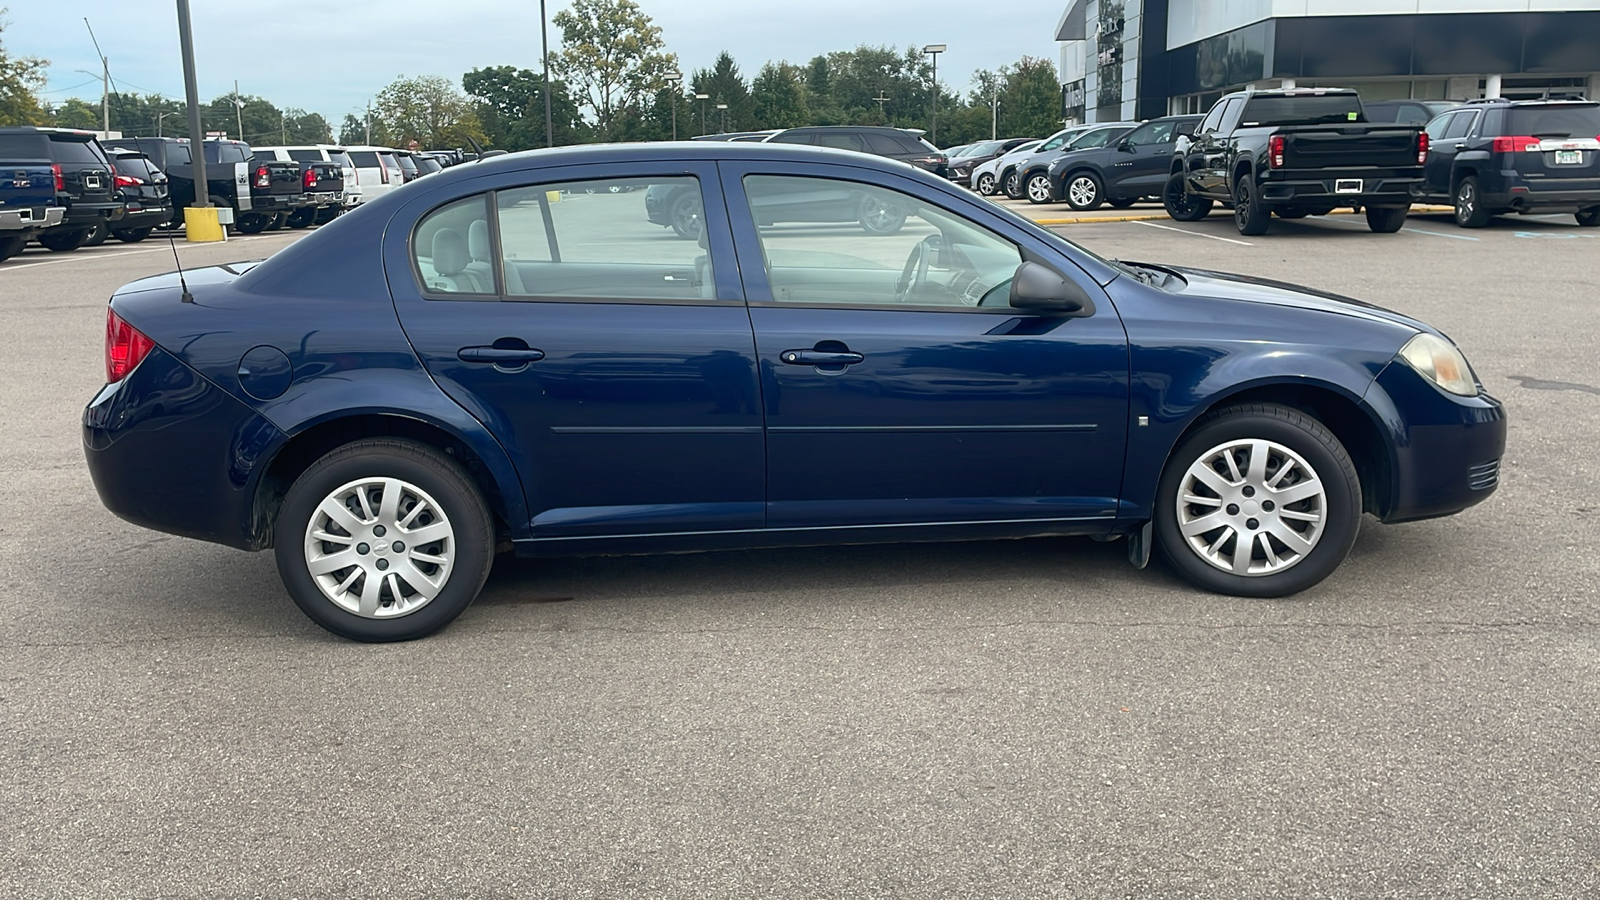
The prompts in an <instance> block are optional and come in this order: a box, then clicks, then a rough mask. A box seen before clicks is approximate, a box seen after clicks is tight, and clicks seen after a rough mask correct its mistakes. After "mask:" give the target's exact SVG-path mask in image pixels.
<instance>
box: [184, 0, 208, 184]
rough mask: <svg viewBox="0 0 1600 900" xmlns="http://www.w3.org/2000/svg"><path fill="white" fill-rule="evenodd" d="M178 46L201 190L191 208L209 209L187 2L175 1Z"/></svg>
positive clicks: (192, 37)
mask: <svg viewBox="0 0 1600 900" xmlns="http://www.w3.org/2000/svg"><path fill="white" fill-rule="evenodd" d="M178 44H179V46H180V48H181V49H182V50H183V91H184V96H185V97H187V98H188V100H189V146H191V147H192V148H194V152H193V153H191V154H190V156H192V157H193V158H194V159H193V166H194V183H195V185H196V186H197V187H200V188H201V189H200V190H197V191H195V192H194V205H195V206H198V207H200V208H202V209H205V208H208V207H210V206H211V197H210V192H208V191H207V190H205V185H207V184H208V183H209V182H207V181H206V154H205V145H204V144H203V143H201V142H202V141H204V140H205V136H206V133H205V132H204V131H202V130H201V128H200V85H199V83H198V82H197V81H196V80H195V74H194V31H193V28H192V26H190V24H189V0H178Z"/></svg>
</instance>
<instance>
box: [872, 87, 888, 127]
mask: <svg viewBox="0 0 1600 900" xmlns="http://www.w3.org/2000/svg"><path fill="white" fill-rule="evenodd" d="M872 99H873V100H876V101H877V102H878V124H880V125H887V124H889V118H888V116H887V114H885V113H884V111H883V105H884V104H885V103H888V102H889V98H888V96H887V95H885V94H884V93H883V88H878V96H876V97H873V98H872Z"/></svg>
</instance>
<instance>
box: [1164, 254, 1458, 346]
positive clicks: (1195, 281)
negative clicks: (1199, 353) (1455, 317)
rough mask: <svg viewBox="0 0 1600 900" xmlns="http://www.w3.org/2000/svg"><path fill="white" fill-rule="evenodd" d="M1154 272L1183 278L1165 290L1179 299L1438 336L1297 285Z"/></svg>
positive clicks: (1405, 319)
mask: <svg viewBox="0 0 1600 900" xmlns="http://www.w3.org/2000/svg"><path fill="white" fill-rule="evenodd" d="M1157 268H1163V269H1167V270H1168V271H1172V272H1176V273H1178V274H1179V275H1180V276H1182V277H1183V280H1184V281H1185V282H1187V284H1185V285H1184V286H1183V287H1181V288H1177V289H1176V290H1173V289H1171V288H1169V290H1172V292H1173V293H1176V294H1179V295H1189V296H1194V297H1210V298H1214V299H1218V300H1239V301H1243V302H1246V303H1265V304H1269V305H1272V306H1286V307H1290V308H1292V309H1308V310H1313V311H1316V312H1325V313H1334V314H1336V315H1342V316H1354V317H1356V318H1360V319H1366V320H1368V321H1374V322H1388V323H1391V324H1395V325H1402V326H1405V327H1407V328H1412V329H1415V330H1417V331H1426V332H1429V333H1431V334H1437V333H1438V332H1437V331H1435V330H1434V329H1433V328H1432V327H1430V326H1429V325H1427V324H1425V323H1422V322H1419V321H1417V320H1416V319H1413V318H1411V317H1410V316H1406V315H1402V314H1400V313H1397V312H1394V311H1393V310H1388V309H1384V308H1383V307H1381V306H1374V305H1373V304H1371V303H1367V302H1365V301H1362V300H1356V299H1353V298H1351V297H1345V296H1343V295H1340V294H1332V293H1329V292H1327V291H1319V290H1316V289H1315V288H1308V287H1302V286H1300V285H1298V284H1287V283H1285V282H1282V281H1271V280H1268V279H1265V278H1252V277H1250V276H1247V275H1230V274H1228V273H1226V272H1211V271H1207V270H1205V269H1191V268H1187V267H1183V266H1157Z"/></svg>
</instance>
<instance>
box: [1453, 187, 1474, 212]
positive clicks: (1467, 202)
mask: <svg viewBox="0 0 1600 900" xmlns="http://www.w3.org/2000/svg"><path fill="white" fill-rule="evenodd" d="M1472 207H1473V197H1472V185H1470V184H1463V185H1462V186H1461V190H1460V191H1459V192H1457V193H1456V215H1457V216H1458V217H1459V218H1462V219H1470V218H1472Z"/></svg>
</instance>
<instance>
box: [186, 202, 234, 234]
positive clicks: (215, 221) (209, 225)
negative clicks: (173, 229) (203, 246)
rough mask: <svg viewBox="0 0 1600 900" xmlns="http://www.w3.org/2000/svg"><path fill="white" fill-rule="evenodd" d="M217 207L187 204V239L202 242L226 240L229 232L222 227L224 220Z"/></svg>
mask: <svg viewBox="0 0 1600 900" xmlns="http://www.w3.org/2000/svg"><path fill="white" fill-rule="evenodd" d="M217 212H218V210H217V207H215V206H207V207H198V206H186V207H184V209H183V233H184V238H185V240H188V241H191V242H195V243H200V242H208V241H225V240H227V239H228V232H227V231H225V230H224V229H223V227H222V221H221V219H220V218H219V217H218V215H217Z"/></svg>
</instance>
